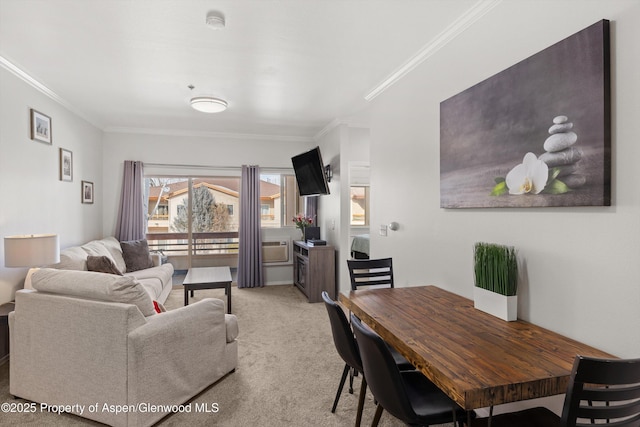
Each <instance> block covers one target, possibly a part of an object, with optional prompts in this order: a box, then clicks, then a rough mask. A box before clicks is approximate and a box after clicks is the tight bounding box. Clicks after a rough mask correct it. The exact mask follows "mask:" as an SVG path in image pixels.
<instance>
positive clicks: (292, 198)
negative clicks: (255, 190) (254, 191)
mask: <svg viewBox="0 0 640 427" xmlns="http://www.w3.org/2000/svg"><path fill="white" fill-rule="evenodd" d="M260 181H261V182H260V214H261V217H262V220H261V225H262V227H265V228H273V227H276V228H277V227H284V226H293V225H294V224H293V221H292V220H291V219H292V218H293V217H294V216H295V215H296V214H297V213H298V212H300V211H301V207H302V198H301V197H299V196H298V186H297V184H296V179H295V176H294V175H288V174H260Z"/></svg>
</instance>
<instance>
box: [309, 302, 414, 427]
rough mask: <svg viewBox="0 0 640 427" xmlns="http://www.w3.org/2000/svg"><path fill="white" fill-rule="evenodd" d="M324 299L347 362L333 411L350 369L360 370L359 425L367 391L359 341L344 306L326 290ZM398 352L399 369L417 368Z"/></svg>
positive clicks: (338, 347) (350, 384)
mask: <svg viewBox="0 0 640 427" xmlns="http://www.w3.org/2000/svg"><path fill="white" fill-rule="evenodd" d="M322 299H323V301H324V304H325V307H326V308H327V313H328V314H329V323H330V324H331V333H332V334H333V342H334V345H335V347H336V350H337V351H338V354H339V355H340V357H341V358H342V360H344V362H345V365H344V369H343V371H342V377H341V378H340V385H339V386H338V391H337V392H336V397H335V399H334V401H333V407H332V408H331V412H336V407H337V406H338V401H339V400H340V395H341V394H342V389H343V388H344V383H345V382H346V379H347V375H348V374H349V371H351V372H352V374H353V371H355V372H358V373H360V374H362V376H363V378H362V382H361V383H360V395H359V398H358V411H357V415H356V426H359V425H360V421H361V420H362V408H363V407H364V398H365V394H366V391H367V381H366V379H365V377H364V374H363V370H362V360H361V359H360V352H359V350H358V343H357V342H356V340H355V337H354V335H353V331H352V330H351V326H349V322H348V321H347V317H346V316H345V314H344V311H343V310H342V308H341V307H340V306H339V305H338V304H337V303H336V302H335V301H333V300H332V299H331V297H329V294H327V292H325V291H323V292H322ZM396 354H397V356H396V359H397V361H396V360H394V363H395V364H396V365H397V366H398V369H402V370H406V369H410V370H413V369H415V368H414V367H413V365H411V364H410V363H409V362H407V360H406V359H405V358H404V357H402V356H401V355H400V354H399V353H397V352H396ZM349 393H351V394H353V375H351V376H350V379H349Z"/></svg>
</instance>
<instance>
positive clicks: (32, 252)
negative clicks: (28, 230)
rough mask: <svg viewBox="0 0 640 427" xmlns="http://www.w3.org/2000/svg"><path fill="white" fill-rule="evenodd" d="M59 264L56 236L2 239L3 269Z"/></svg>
mask: <svg viewBox="0 0 640 427" xmlns="http://www.w3.org/2000/svg"><path fill="white" fill-rule="evenodd" d="M57 262H60V242H59V240H58V235H57V234H28V235H24V236H7V237H5V238H4V265H5V267H41V266H44V265H49V264H55V263H57Z"/></svg>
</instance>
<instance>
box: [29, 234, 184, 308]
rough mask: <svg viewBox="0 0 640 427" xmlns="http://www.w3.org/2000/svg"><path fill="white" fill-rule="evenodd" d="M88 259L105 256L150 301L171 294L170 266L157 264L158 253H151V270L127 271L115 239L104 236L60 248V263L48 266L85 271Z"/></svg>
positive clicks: (158, 260) (118, 244)
mask: <svg viewBox="0 0 640 427" xmlns="http://www.w3.org/2000/svg"><path fill="white" fill-rule="evenodd" d="M89 256H105V257H108V258H109V259H110V260H111V261H112V262H113V264H114V265H115V266H116V267H117V269H118V270H119V271H120V272H122V273H123V274H124V275H125V276H131V277H134V278H136V279H137V280H138V281H139V282H140V283H141V284H142V285H143V286H144V288H145V289H146V290H147V292H148V293H149V296H150V297H151V299H152V300H154V301H158V302H160V303H164V302H165V301H166V299H167V297H168V296H169V293H170V292H171V287H172V283H171V276H173V266H172V265H171V264H161V262H160V256H159V254H158V255H155V254H151V261H152V263H153V267H149V268H145V269H142V270H137V271H129V272H127V271H128V270H131V268H127V267H128V266H127V264H126V263H125V258H124V256H123V253H122V247H121V245H120V242H119V241H118V240H117V239H116V238H115V237H105V238H104V239H100V240H92V241H90V242H88V243H85V244H84V245H81V246H72V247H69V248H66V249H63V250H62V251H60V262H59V263H58V264H55V265H52V266H51V267H52V268H57V269H62V270H80V271H87V270H88V267H87V258H88V257H89ZM26 287H28V286H26Z"/></svg>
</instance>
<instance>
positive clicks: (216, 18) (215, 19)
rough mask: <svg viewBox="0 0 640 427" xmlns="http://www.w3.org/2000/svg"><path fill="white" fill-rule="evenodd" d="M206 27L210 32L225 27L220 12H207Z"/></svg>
mask: <svg viewBox="0 0 640 427" xmlns="http://www.w3.org/2000/svg"><path fill="white" fill-rule="evenodd" d="M207 25H208V26H209V28H211V29H212V30H221V29H223V28H224V26H225V22H224V16H222V14H221V13H220V12H213V11H212V12H209V13H208V14H207Z"/></svg>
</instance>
